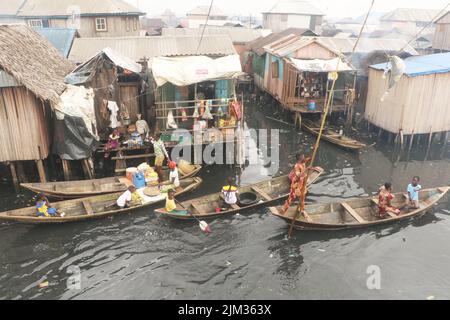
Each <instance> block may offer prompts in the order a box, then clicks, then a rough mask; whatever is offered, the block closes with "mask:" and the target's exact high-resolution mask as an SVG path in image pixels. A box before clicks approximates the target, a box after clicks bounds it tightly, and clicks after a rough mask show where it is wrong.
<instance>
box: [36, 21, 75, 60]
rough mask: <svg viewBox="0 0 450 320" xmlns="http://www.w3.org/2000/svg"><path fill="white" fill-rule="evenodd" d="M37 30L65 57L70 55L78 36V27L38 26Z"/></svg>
mask: <svg viewBox="0 0 450 320" xmlns="http://www.w3.org/2000/svg"><path fill="white" fill-rule="evenodd" d="M36 31H37V32H38V33H39V34H40V35H41V36H43V37H45V38H47V40H48V41H50V43H51V44H53V46H54V47H55V48H56V49H58V51H59V52H61V54H62V55H63V56H64V57H66V58H67V57H68V56H69V52H70V49H71V48H72V44H73V41H74V39H75V37H77V36H78V32H77V30H76V29H67V28H38V29H36Z"/></svg>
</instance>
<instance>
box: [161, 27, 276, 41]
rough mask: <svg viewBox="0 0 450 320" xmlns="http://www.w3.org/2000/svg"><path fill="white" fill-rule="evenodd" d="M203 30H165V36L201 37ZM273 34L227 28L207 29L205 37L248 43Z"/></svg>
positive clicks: (258, 30)
mask: <svg viewBox="0 0 450 320" xmlns="http://www.w3.org/2000/svg"><path fill="white" fill-rule="evenodd" d="M202 32H203V29H202V28H163V29H162V35H163V36H201V35H202ZM270 33H271V31H270V30H269V29H249V28H234V27H230V28H225V27H219V28H215V27H207V28H206V29H205V35H209V36H215V35H228V36H230V37H231V41H233V43H248V42H250V41H253V40H255V39H258V38H260V37H264V36H267V35H269V34H270Z"/></svg>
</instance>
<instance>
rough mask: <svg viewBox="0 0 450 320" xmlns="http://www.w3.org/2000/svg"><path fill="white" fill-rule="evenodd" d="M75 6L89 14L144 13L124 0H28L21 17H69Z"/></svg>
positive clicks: (83, 13)
mask: <svg viewBox="0 0 450 320" xmlns="http://www.w3.org/2000/svg"><path fill="white" fill-rule="evenodd" d="M8 1H9V0H8ZM75 8H79V9H80V12H79V13H80V14H81V15H85V16H89V15H98V14H102V15H136V14H139V15H144V13H142V12H141V11H140V10H139V9H138V8H136V7H134V6H132V5H131V4H128V3H127V2H125V1H123V0H95V1H93V0H58V1H55V0H26V2H25V4H24V5H23V6H22V8H21V9H20V10H19V13H18V16H20V17H59V16H62V17H67V16H70V15H72V13H73V11H74V10H75Z"/></svg>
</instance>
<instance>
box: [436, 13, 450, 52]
mask: <svg viewBox="0 0 450 320" xmlns="http://www.w3.org/2000/svg"><path fill="white" fill-rule="evenodd" d="M447 16H448V18H446V19H445V20H443V21H441V22H440V23H438V24H436V31H435V32H434V37H433V49H434V50H436V51H438V52H439V51H441V50H442V51H450V14H447Z"/></svg>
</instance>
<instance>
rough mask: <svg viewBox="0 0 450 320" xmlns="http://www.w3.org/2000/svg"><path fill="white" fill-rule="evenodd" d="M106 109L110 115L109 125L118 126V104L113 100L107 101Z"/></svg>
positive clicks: (113, 127)
mask: <svg viewBox="0 0 450 320" xmlns="http://www.w3.org/2000/svg"><path fill="white" fill-rule="evenodd" d="M108 110H109V111H110V112H111V116H110V118H109V120H110V124H109V127H110V128H112V129H115V128H117V127H118V126H119V123H118V121H117V113H118V112H119V106H118V105H117V103H116V102H115V101H108Z"/></svg>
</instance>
